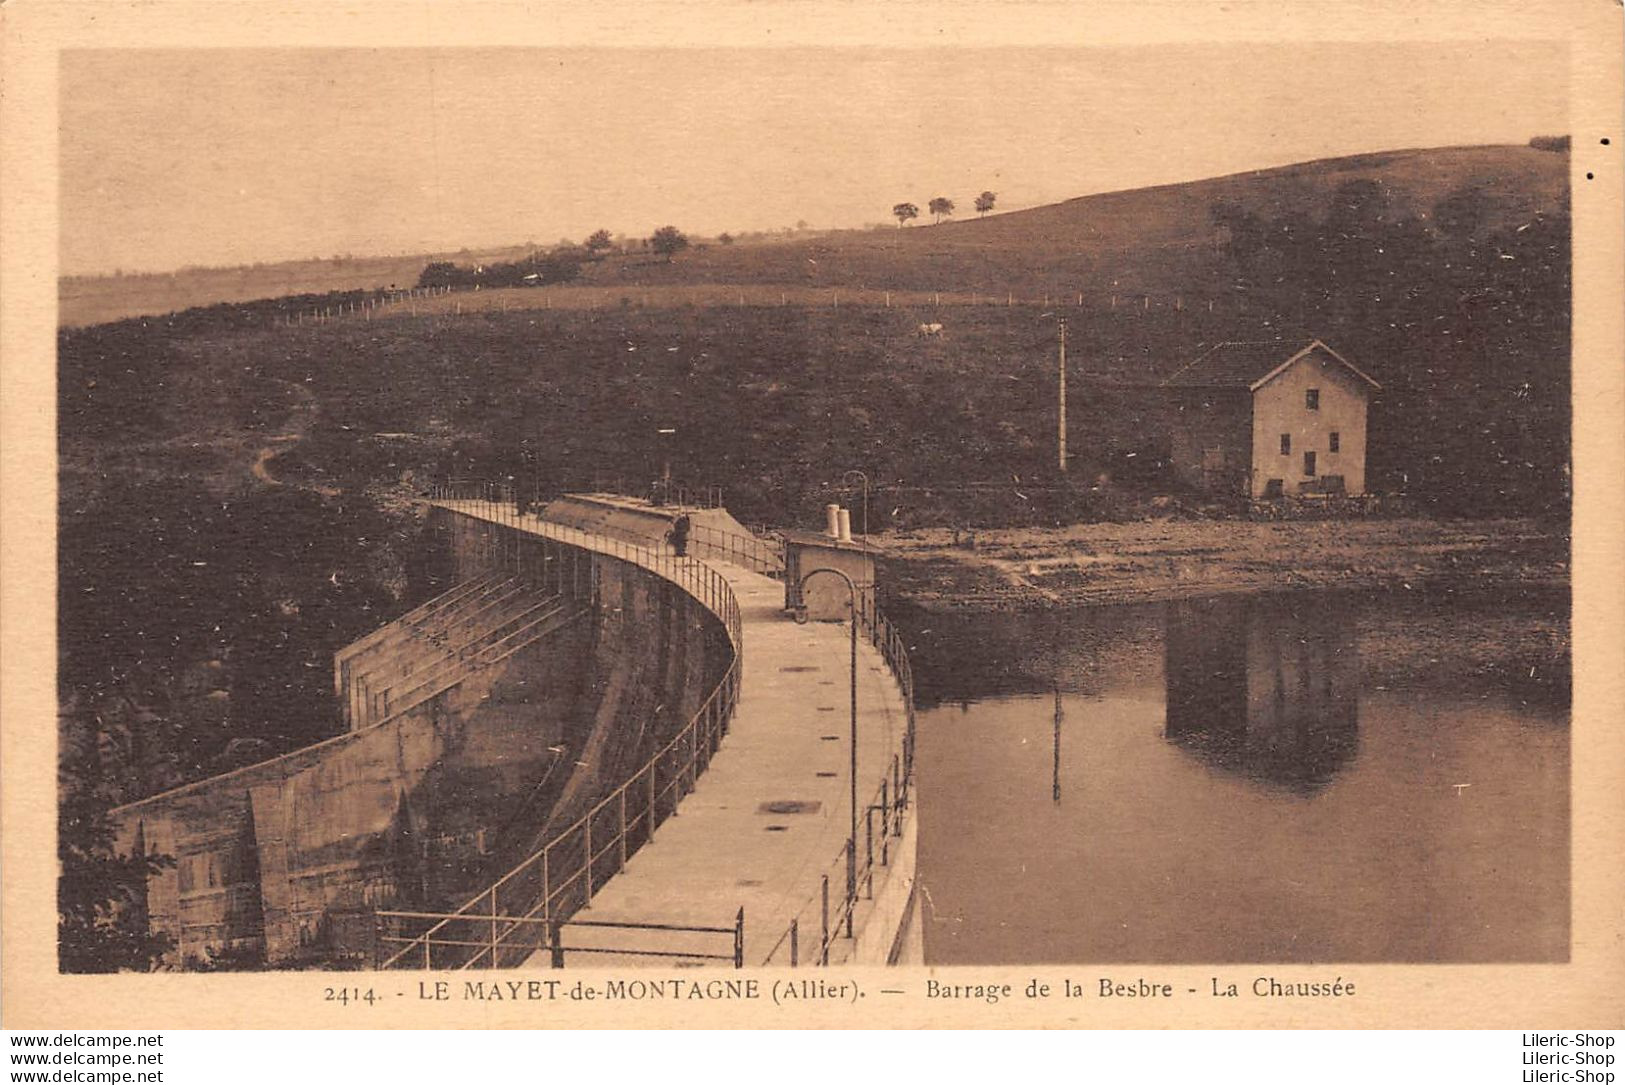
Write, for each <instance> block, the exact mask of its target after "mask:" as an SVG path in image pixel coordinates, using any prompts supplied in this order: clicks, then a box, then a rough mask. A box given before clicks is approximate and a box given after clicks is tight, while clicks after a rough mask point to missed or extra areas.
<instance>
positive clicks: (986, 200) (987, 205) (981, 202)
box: [976, 192, 999, 215]
mask: <svg viewBox="0 0 1625 1085" xmlns="http://www.w3.org/2000/svg"><path fill="white" fill-rule="evenodd" d="M998 198H999V194H998V193H997V192H984V193H982V194H981V195H980V196H978V197H976V213H977V214H978V215H985V214H987V213H988V212H989V211H991V210H993V201H994V200H997V199H998Z"/></svg>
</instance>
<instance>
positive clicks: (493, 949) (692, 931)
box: [379, 908, 745, 970]
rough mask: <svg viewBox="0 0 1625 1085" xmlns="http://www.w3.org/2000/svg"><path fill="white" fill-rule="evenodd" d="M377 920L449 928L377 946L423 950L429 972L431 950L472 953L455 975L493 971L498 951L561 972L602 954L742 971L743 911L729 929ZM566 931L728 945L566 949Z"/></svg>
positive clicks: (385, 938)
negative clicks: (691, 938) (576, 957)
mask: <svg viewBox="0 0 1625 1085" xmlns="http://www.w3.org/2000/svg"><path fill="white" fill-rule="evenodd" d="M380 915H388V916H390V917H398V918H402V919H420V920H437V921H441V922H443V923H448V924H452V925H453V926H454V929H453V930H450V931H447V932H445V933H444V934H442V935H441V936H439V937H436V938H435V939H433V940H432V941H431V940H424V939H418V938H403V937H400V936H398V935H380V936H379V940H380V942H387V943H403V942H404V943H406V944H407V945H408V946H409V947H412V946H421V948H422V951H423V962H422V965H423V967H424V968H425V969H433V968H434V961H433V947H435V946H446V947H454V946H457V947H464V948H465V949H467V950H473V951H475V952H473V953H472V954H471V955H466V959H465V960H464V961H463V962H462V963H461V964H460V965H458V966H457V967H458V969H459V970H465V969H469V968H474V967H476V966H478V965H479V964H480V962H481V961H482V960H483V961H484V962H486V963H485V967H487V968H490V967H493V965H492V963H491V962H494V961H496V960H497V957H498V954H499V953H501V952H503V951H512V952H513V953H515V954H519V953H522V954H524V955H525V956H526V957H529V956H531V955H533V954H536V953H541V952H546V953H547V957H548V963H549V964H550V965H551V966H552V967H553V968H563V967H564V966H565V962H566V958H567V956H568V955H569V954H572V953H601V954H606V955H610V956H616V957H659V958H664V959H672V958H676V959H679V960H685V961H727V962H729V963H731V964H732V965H733V966H734V967H735V968H743V967H745V909H743V908H741V909H739V911H737V912H736V913H734V921H733V925H732V926H728V927H698V926H685V925H681V924H676V923H617V922H612V921H604V920H576V919H571V920H560V919H550V918H547V917H545V916H542V917H536V916H528V917H527V916H483V915H469V914H453V913H446V912H387V913H380ZM565 928H571V929H574V930H587V929H591V930H614V931H648V932H658V933H661V934H686V935H700V936H704V937H714V936H718V935H727V936H729V938H730V939H731V941H732V944H731V946H730V948H729V951H728V952H727V953H717V952H711V951H709V950H703V949H701V950H673V949H645V948H638V947H630V946H624V945H617V946H597V945H587V944H585V943H580V942H578V943H576V944H575V945H566V944H565V941H564V931H565ZM515 931H519V932H521V933H522V934H524V933H534V934H535V935H536V937H535V938H534V939H532V940H529V941H527V940H525V939H524V938H518V939H516V938H513V937H512V935H513V934H514V932H515Z"/></svg>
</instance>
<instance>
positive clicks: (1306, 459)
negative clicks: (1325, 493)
mask: <svg viewBox="0 0 1625 1085" xmlns="http://www.w3.org/2000/svg"><path fill="white" fill-rule="evenodd" d="M1303 477H1304V478H1314V477H1315V454H1314V453H1313V452H1305V453H1304V454H1303Z"/></svg>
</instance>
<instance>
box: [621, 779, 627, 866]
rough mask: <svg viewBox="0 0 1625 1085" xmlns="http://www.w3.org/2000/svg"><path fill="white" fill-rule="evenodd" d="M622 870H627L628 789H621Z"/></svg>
mask: <svg viewBox="0 0 1625 1085" xmlns="http://www.w3.org/2000/svg"><path fill="white" fill-rule="evenodd" d="M621 869H622V870H625V869H626V788H624V787H623V788H621Z"/></svg>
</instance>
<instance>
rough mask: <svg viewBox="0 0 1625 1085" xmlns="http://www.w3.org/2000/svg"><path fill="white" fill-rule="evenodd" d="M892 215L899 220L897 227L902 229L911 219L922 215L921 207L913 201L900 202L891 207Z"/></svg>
mask: <svg viewBox="0 0 1625 1085" xmlns="http://www.w3.org/2000/svg"><path fill="white" fill-rule="evenodd" d="M891 213H892V217H893V218H895V219H896V220H897V228H898V229H899V230H901V229H902V228H903V226H904V225H905V224H906V223H907V222H908V220H909V219H917V218H919V217H920V209H919V208H918V207H915V206H914V205H913V204H911V203H900V204H898V205H897V206H896V207H893V208H892V209H891Z"/></svg>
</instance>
